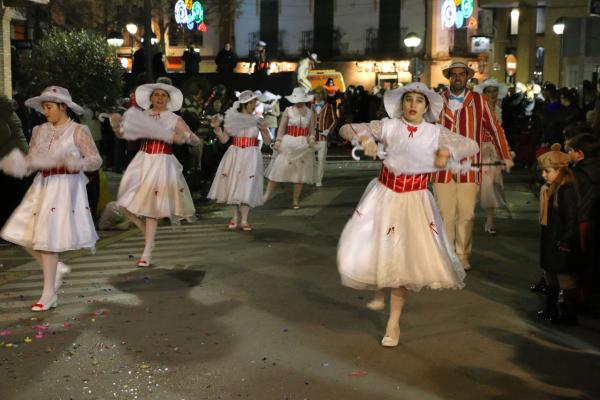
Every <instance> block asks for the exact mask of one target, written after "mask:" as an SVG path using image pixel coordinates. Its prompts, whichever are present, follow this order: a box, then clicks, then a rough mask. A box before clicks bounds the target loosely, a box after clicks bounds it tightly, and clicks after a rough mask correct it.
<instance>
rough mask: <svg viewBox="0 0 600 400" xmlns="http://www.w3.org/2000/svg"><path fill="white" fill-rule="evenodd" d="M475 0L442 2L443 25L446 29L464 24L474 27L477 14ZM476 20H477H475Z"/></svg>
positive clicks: (457, 27) (460, 26)
mask: <svg viewBox="0 0 600 400" xmlns="http://www.w3.org/2000/svg"><path fill="white" fill-rule="evenodd" d="M474 11H475V3H474V0H444V2H443V3H442V25H443V26H444V27H445V28H446V29H451V28H452V27H455V28H456V29H460V28H462V27H463V26H465V25H466V26H468V27H469V28H472V27H473V21H474V20H475V16H474V15H473V12H474ZM475 21H476V20H475Z"/></svg>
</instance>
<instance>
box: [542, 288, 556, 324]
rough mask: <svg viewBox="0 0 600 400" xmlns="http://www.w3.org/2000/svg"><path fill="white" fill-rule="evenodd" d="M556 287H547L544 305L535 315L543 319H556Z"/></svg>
mask: <svg viewBox="0 0 600 400" xmlns="http://www.w3.org/2000/svg"><path fill="white" fill-rule="evenodd" d="M558 291H559V289H558V286H548V287H547V289H546V304H545V305H544V309H543V310H540V311H538V313H537V315H538V317H540V318H543V319H548V320H552V319H556V318H557V317H558Z"/></svg>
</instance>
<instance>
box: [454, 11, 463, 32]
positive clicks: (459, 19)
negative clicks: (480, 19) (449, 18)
mask: <svg viewBox="0 0 600 400" xmlns="http://www.w3.org/2000/svg"><path fill="white" fill-rule="evenodd" d="M464 22H465V17H463V13H462V11H461V10H456V18H455V19H454V25H455V26H456V29H460V28H462V26H463V23H464Z"/></svg>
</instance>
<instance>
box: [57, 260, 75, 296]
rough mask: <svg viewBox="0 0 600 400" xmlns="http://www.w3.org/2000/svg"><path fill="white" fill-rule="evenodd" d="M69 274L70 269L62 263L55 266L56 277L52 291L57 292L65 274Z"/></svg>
mask: <svg viewBox="0 0 600 400" xmlns="http://www.w3.org/2000/svg"><path fill="white" fill-rule="evenodd" d="M70 272H71V267H69V266H68V265H67V264H65V263H63V262H60V261H59V262H58V264H56V277H55V278H54V290H55V291H56V290H58V289H59V288H60V287H61V286H62V283H63V278H64V276H65V275H66V274H68V273H70Z"/></svg>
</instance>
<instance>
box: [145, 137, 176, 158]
mask: <svg viewBox="0 0 600 400" xmlns="http://www.w3.org/2000/svg"><path fill="white" fill-rule="evenodd" d="M140 151H143V152H144V153H148V154H173V146H171V145H170V144H169V143H167V142H163V141H162V140H155V139H146V140H144V142H143V143H142V147H140Z"/></svg>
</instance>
